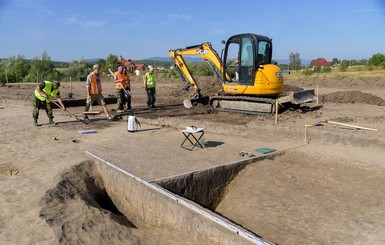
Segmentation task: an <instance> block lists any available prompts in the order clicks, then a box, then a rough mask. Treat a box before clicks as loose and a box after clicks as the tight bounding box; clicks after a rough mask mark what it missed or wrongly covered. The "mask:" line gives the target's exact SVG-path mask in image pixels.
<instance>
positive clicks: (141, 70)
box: [135, 64, 148, 76]
mask: <svg viewBox="0 0 385 245" xmlns="http://www.w3.org/2000/svg"><path fill="white" fill-rule="evenodd" d="M147 72H148V67H147V66H146V65H145V64H136V66H135V74H136V75H137V76H140V75H144V74H146V73H147Z"/></svg>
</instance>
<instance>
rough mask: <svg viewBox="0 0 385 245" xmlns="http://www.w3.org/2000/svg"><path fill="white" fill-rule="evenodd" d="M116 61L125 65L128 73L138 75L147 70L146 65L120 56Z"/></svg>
mask: <svg viewBox="0 0 385 245" xmlns="http://www.w3.org/2000/svg"><path fill="white" fill-rule="evenodd" d="M118 61H119V62H120V63H121V64H122V65H124V66H126V67H127V71H128V72H129V73H135V75H137V76H140V75H144V74H146V72H148V67H147V66H146V65H145V64H135V63H134V62H132V61H131V60H126V59H124V58H123V57H122V56H120V57H119V58H118Z"/></svg>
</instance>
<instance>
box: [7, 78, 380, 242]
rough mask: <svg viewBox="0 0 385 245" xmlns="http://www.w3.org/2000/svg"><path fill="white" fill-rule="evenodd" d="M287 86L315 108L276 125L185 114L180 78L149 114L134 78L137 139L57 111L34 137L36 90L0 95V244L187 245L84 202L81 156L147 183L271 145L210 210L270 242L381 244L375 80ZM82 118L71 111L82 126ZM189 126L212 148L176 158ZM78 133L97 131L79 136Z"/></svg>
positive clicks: (166, 85)
mask: <svg viewBox="0 0 385 245" xmlns="http://www.w3.org/2000/svg"><path fill="white" fill-rule="evenodd" d="M288 76H290V75H288ZM287 78H288V79H287V82H286V86H285V92H289V91H294V90H300V89H303V88H315V87H316V86H318V88H319V95H320V96H319V103H320V104H319V105H316V104H314V103H313V104H309V105H307V106H302V107H301V108H299V109H296V110H286V111H284V112H283V113H281V114H280V115H279V118H278V125H274V116H258V115H243V114H236V113H224V112H220V113H215V112H212V111H211V110H210V109H209V108H207V107H206V106H202V105H200V106H197V107H195V108H193V109H185V108H184V107H183V105H182V101H183V99H185V98H186V97H187V96H188V92H186V91H184V90H182V88H183V84H182V83H181V82H180V80H179V79H166V78H158V79H157V103H156V104H157V106H158V107H157V108H155V109H151V110H149V109H147V108H146V107H145V104H146V102H145V101H146V95H145V92H144V88H143V87H142V80H141V78H138V77H133V76H132V77H131V80H132V82H133V84H132V94H133V106H134V108H135V109H136V115H137V117H138V119H139V121H140V122H141V123H142V124H143V125H142V127H143V128H145V129H146V130H144V131H143V133H141V134H128V133H127V131H126V129H127V128H126V127H127V124H126V122H125V121H124V120H123V121H121V122H113V123H111V122H107V121H106V120H104V118H103V117H95V118H92V119H93V121H92V122H91V123H90V124H88V125H85V124H82V123H80V122H78V121H76V120H75V119H74V118H73V117H69V115H68V114H67V113H66V112H63V111H61V110H59V109H55V111H54V115H55V120H56V121H57V122H59V125H58V126H56V127H48V125H47V122H48V119H47V117H46V115H45V112H44V111H40V119H39V122H40V123H41V124H42V126H40V127H34V126H33V122H32V107H31V102H30V101H31V98H32V96H33V91H34V88H35V87H36V84H7V85H2V86H0V94H1V99H0V112H1V113H0V118H1V120H0V126H1V127H0V128H1V129H0V132H1V138H0V143H1V156H0V168H1V169H0V170H1V173H0V186H1V188H0V210H1V211H0V240H1V241H3V244H35V243H39V244H57V243H79V242H84V243H86V244H94V243H102V244H120V243H121V244H137V243H139V242H142V243H146V244H180V243H181V242H184V241H185V240H183V238H180V237H178V233H169V234H168V235H167V234H165V233H163V231H161V230H156V229H154V228H151V227H145V226H141V225H140V224H136V223H135V221H132V220H127V219H125V218H124V217H121V216H120V215H119V214H114V213H113V212H112V211H111V210H105V209H100V208H98V207H99V204H97V203H95V202H93V201H92V200H91V199H92V198H87V197H84V196H82V195H83V194H84V193H88V194H87V195H88V196H89V197H92V196H93V197H95V195H94V194H92V193H95V190H96V189H95V188H96V187H95V188H94V189H92V188H91V189H87V184H86V182H85V179H87V178H86V177H84V176H87V175H88V174H85V172H87V171H86V170H87V169H88V168H87V167H86V166H87V165H86V164H85V163H87V162H88V161H89V160H90V158H89V157H88V156H87V155H85V154H84V150H92V151H94V152H97V153H98V154H100V155H101V156H102V157H104V158H106V159H108V160H109V161H111V162H113V163H116V164H117V165H119V166H120V167H122V168H124V169H127V170H128V171H130V172H133V173H134V174H137V175H140V176H141V177H143V178H144V179H147V180H149V181H151V180H156V179H160V178H166V177H170V176H173V175H178V174H183V173H185V172H189V171H194V170H197V169H204V168H207V167H212V166H215V165H219V164H224V163H227V162H233V161H237V160H240V159H244V157H242V156H240V155H239V154H238V153H239V152H240V151H248V152H252V153H255V154H258V153H256V152H255V151H254V149H256V148H259V147H271V148H275V149H277V150H282V151H284V152H285V154H283V155H282V156H279V157H277V158H275V159H273V160H265V161H262V162H256V163H254V164H252V165H249V166H248V167H247V168H245V170H244V171H242V172H241V173H240V174H239V176H238V177H237V178H236V179H235V180H234V181H233V182H232V183H231V184H230V185H229V187H228V189H227V195H226V196H225V198H224V199H223V200H222V202H221V203H220V204H219V206H218V207H217V209H216V211H217V212H219V213H221V214H222V215H223V216H225V217H227V218H229V219H230V220H233V221H234V222H236V223H238V224H240V225H242V226H243V227H245V228H247V229H249V230H251V231H253V232H254V233H256V234H258V235H260V236H262V237H263V238H265V239H266V240H268V241H271V242H273V243H278V244H384V243H385V236H384V233H383V230H384V229H385V222H384V220H383V218H382V217H384V216H385V195H384V193H385V189H384V186H383V185H382V180H383V179H384V178H385V161H384V159H385V152H384V149H385V126H384V125H385V124H384V121H385V102H384V101H385V80H384V78H383V77H375V76H374V77H367V78H363V79H350V78H344V79H341V80H333V79H330V78H317V79H312V78H301V79H297V80H291V79H290V77H287ZM199 82H200V84H201V88H202V91H203V92H204V93H205V94H206V95H214V94H221V90H220V86H219V85H218V84H217V82H216V81H215V80H214V79H213V78H207V77H204V78H199ZM84 87H85V84H84V83H83V82H73V83H72V84H71V86H70V84H69V83H66V82H63V83H62V87H61V95H62V97H63V98H65V97H67V95H68V94H69V93H70V92H71V93H73V94H74V98H84V97H85V96H84V95H85V93H84V90H85V88H84ZM114 93H115V92H114V86H113V84H112V82H109V81H105V82H104V95H105V96H108V95H113V94H114ZM115 106H116V105H108V108H109V109H110V110H112V109H116V108H115ZM83 109H84V108H82V107H76V108H68V110H69V111H70V112H71V113H75V114H77V115H79V116H81V113H82V111H83ZM94 110H100V107H99V106H95V108H94ZM327 121H336V122H341V123H345V124H348V125H353V126H354V125H355V126H362V127H365V128H369V129H375V130H378V131H370V130H362V129H361V130H359V129H357V128H354V127H353V126H352V127H350V126H339V125H335V124H330V123H328V122H327ZM189 125H198V126H202V127H204V128H205V129H206V134H205V135H206V140H207V141H208V142H211V143H212V144H211V145H212V147H207V148H206V149H200V150H199V151H192V152H188V151H185V150H183V149H181V148H180V146H179V144H180V140H181V138H180V131H179V130H180V129H181V128H183V127H184V126H189ZM87 129H96V130H97V131H98V133H96V134H93V135H88V136H83V135H80V134H79V133H78V131H80V130H87ZM127 134H128V135H129V136H127ZM52 137H55V139H56V140H53V139H52ZM81 163H82V164H81ZM139 163H140V165H139ZM79 164H81V166H82V167H76V166H78V165H79ZM88 171H90V170H88ZM88 187H89V185H88ZM82 193H83V194H82ZM87 195H86V196H87ZM87 200H88V201H87ZM90 200H91V201H90ZM63 204H65V205H63ZM79 229H80V230H79ZM21 231H22V232H21ZM147 234H148V236H147ZM80 237H82V239H84V240H80ZM143 239H144V240H143ZM190 242H191V243H192V244H193V243H194V242H193V241H190ZM203 243H204V242H203Z"/></svg>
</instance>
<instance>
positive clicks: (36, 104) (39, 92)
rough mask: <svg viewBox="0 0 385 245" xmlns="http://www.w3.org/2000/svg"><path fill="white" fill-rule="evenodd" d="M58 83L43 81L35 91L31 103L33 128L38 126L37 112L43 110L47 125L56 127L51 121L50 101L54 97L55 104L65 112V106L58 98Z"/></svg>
mask: <svg viewBox="0 0 385 245" xmlns="http://www.w3.org/2000/svg"><path fill="white" fill-rule="evenodd" d="M59 87H60V83H59V82H58V81H53V82H52V83H51V82H50V81H43V82H41V83H39V85H38V86H37V87H36V89H35V98H34V101H33V113H32V116H33V119H34V124H35V126H39V124H38V123H37V119H38V118H39V110H40V109H45V112H46V113H47V116H48V118H49V125H56V123H55V122H54V121H53V112H52V103H51V102H52V100H53V99H54V97H55V96H56V98H57V102H59V104H60V106H61V107H62V108H63V110H65V109H66V108H65V106H64V104H63V101H62V99H61V97H60V91H59Z"/></svg>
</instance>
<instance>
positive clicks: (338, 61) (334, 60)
mask: <svg viewBox="0 0 385 245" xmlns="http://www.w3.org/2000/svg"><path fill="white" fill-rule="evenodd" d="M340 62H341V61H340V60H338V59H337V58H333V59H332V63H333V65H338V64H339V63H340Z"/></svg>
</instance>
